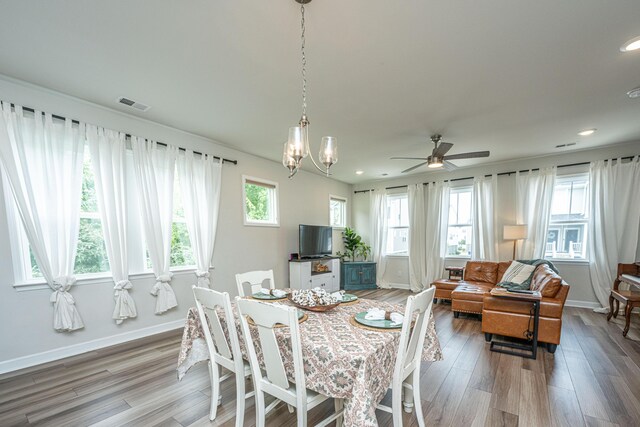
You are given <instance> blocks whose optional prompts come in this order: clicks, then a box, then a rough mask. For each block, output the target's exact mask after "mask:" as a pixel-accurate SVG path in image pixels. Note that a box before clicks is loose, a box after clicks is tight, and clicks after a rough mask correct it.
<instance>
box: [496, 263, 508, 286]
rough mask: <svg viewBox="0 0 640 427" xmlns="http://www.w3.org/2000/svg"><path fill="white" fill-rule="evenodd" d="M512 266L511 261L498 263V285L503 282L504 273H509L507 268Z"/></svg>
mask: <svg viewBox="0 0 640 427" xmlns="http://www.w3.org/2000/svg"><path fill="white" fill-rule="evenodd" d="M510 265H511V261H502V262H500V263H498V280H496V283H500V282H502V276H504V272H505V271H507V268H509V266H510Z"/></svg>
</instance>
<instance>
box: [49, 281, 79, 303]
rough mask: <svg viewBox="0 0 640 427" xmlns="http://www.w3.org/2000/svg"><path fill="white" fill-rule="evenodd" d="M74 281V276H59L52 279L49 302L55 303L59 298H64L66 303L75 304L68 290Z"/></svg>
mask: <svg viewBox="0 0 640 427" xmlns="http://www.w3.org/2000/svg"><path fill="white" fill-rule="evenodd" d="M75 283H76V278H75V277H74V276H60V277H58V278H56V279H54V280H53V293H52V294H51V297H50V298H49V302H53V303H56V302H58V301H60V299H65V300H66V301H67V303H69V304H71V305H73V304H75V302H76V301H75V300H74V299H73V296H71V294H70V293H69V292H68V291H69V289H71V286H73V285H74V284H75Z"/></svg>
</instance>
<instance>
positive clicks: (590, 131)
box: [578, 129, 597, 136]
mask: <svg viewBox="0 0 640 427" xmlns="http://www.w3.org/2000/svg"><path fill="white" fill-rule="evenodd" d="M596 130H597V129H585V130H583V131H582V132H578V135H580V136H589V135H593V134H594V133H595V131H596Z"/></svg>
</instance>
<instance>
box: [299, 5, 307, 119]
mask: <svg viewBox="0 0 640 427" xmlns="http://www.w3.org/2000/svg"><path fill="white" fill-rule="evenodd" d="M300 12H301V14H302V21H301V25H300V26H301V30H302V32H301V35H300V41H301V45H302V48H301V52H302V115H303V116H306V115H307V56H306V55H305V52H304V45H305V37H304V33H305V25H304V3H302V4H301V5H300Z"/></svg>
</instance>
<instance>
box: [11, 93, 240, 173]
mask: <svg viewBox="0 0 640 427" xmlns="http://www.w3.org/2000/svg"><path fill="white" fill-rule="evenodd" d="M10 105H11V106H12V107H13V108H15V107H16V105H15V104H14V103H11V104H10ZM22 109H23V110H24V111H28V112H30V113H33V114H35V113H36V110H34V109H33V108H31V107H22ZM44 114H45V113H44V111H43V112H42V115H44ZM51 117H53V118H54V119H57V120H67V118H66V117H63V116H59V115H57V114H51ZM71 123H73V124H75V125H79V124H80V121H78V120H75V119H72V120H71ZM125 138H129V139H131V135H130V134H128V133H127V134H125ZM156 144H158V145H162V146H163V147H167V144H165V143H164V142H160V141H156ZM178 150H180V151H187V149H186V148H183V147H178ZM193 154H198V155H200V156H202V155H203V154H202V153H201V152H199V151H194V152H193ZM213 158H214V159H217V160H220V157H218V156H213ZM222 162H223V163H233V164H234V165H237V164H238V161H237V160H230V159H225V158H222Z"/></svg>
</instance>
